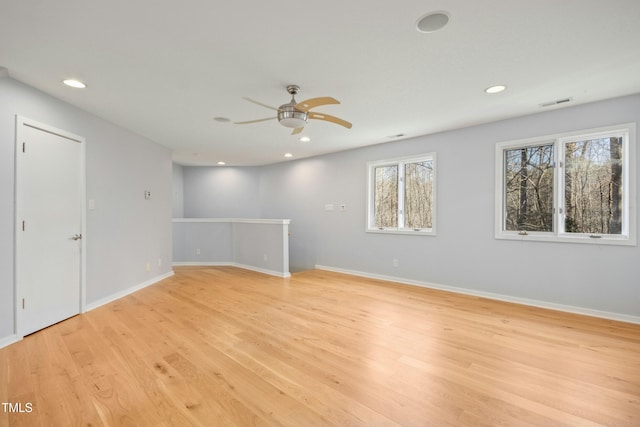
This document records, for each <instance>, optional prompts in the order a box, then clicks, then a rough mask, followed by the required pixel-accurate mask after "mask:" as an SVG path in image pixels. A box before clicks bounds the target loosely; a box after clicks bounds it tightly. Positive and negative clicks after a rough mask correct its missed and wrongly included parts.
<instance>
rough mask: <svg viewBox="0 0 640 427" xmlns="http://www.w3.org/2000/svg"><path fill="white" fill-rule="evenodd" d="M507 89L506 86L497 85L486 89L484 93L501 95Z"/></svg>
mask: <svg viewBox="0 0 640 427" xmlns="http://www.w3.org/2000/svg"><path fill="white" fill-rule="evenodd" d="M506 88H507V87H506V86H505V85H496V86H491V87H488V88H486V89H485V90H484V91H485V92H487V93H500V92H502V91H503V90H505V89H506Z"/></svg>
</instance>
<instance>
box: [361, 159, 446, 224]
mask: <svg viewBox="0 0 640 427" xmlns="http://www.w3.org/2000/svg"><path fill="white" fill-rule="evenodd" d="M435 166H436V158H435V153H429V154H423V155H420V156H415V157H409V158H402V159H390V160H381V161H376V162H369V163H368V164H367V167H368V172H369V179H368V182H369V191H368V194H369V203H368V206H369V209H368V219H367V230H368V231H371V232H381V233H410V234H430V235H434V234H435Z"/></svg>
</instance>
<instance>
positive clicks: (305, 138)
mask: <svg viewBox="0 0 640 427" xmlns="http://www.w3.org/2000/svg"><path fill="white" fill-rule="evenodd" d="M300 141H301V142H309V141H311V138H309V137H308V136H303V137H302V138H300Z"/></svg>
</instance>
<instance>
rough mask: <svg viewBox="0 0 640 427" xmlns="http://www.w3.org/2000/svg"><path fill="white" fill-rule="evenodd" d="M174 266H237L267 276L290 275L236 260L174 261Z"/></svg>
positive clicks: (285, 276)
mask: <svg viewBox="0 0 640 427" xmlns="http://www.w3.org/2000/svg"><path fill="white" fill-rule="evenodd" d="M173 266H174V267H237V268H242V269H243V270H250V271H255V272H257V273H262V274H268V275H269V276H276V277H281V278H283V279H287V278H289V277H291V273H289V272H288V271H287V272H285V273H282V272H280V271H275V270H267V269H265V268H260V267H254V266H252V265H247V264H238V263H237V262H198V261H196V262H174V263H173Z"/></svg>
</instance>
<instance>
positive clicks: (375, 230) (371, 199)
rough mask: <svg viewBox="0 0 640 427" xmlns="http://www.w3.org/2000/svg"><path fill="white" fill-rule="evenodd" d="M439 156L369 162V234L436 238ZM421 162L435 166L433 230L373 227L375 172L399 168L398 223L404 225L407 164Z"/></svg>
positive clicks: (433, 176)
mask: <svg viewBox="0 0 640 427" xmlns="http://www.w3.org/2000/svg"><path fill="white" fill-rule="evenodd" d="M436 158H437V156H436V153H435V152H429V153H422V154H418V155H415V156H404V157H396V158H393V159H385V160H373V161H369V162H367V219H366V229H365V231H366V232H367V233H380V234H405V235H413V236H435V235H436V234H437V233H436V221H437V218H436V213H437V175H438V166H437V160H436ZM421 161H431V164H432V165H433V173H432V174H431V182H432V193H431V209H432V212H431V228H421V229H411V228H407V227H402V228H399V227H387V228H383V229H379V228H376V227H373V226H372V224H373V223H374V221H375V218H374V212H375V206H374V203H375V202H374V191H375V182H374V181H375V176H374V174H373V170H374V169H375V168H376V167H380V166H397V167H398V175H399V176H398V178H399V181H398V222H399V223H401V224H403V225H404V212H405V209H404V197H403V196H404V192H405V189H404V167H405V164H407V163H417V162H421Z"/></svg>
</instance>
